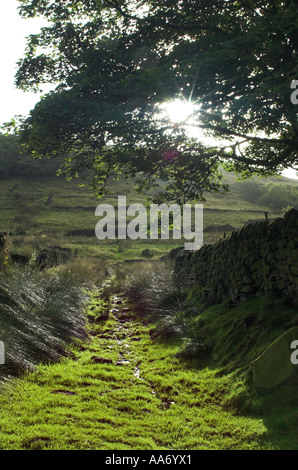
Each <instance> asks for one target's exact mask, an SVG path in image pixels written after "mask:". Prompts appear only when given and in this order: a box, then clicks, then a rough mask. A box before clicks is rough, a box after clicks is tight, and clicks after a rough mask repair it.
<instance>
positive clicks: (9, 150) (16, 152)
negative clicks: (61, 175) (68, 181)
mask: <svg viewBox="0 0 298 470" xmlns="http://www.w3.org/2000/svg"><path fill="white" fill-rule="evenodd" d="M58 168H59V161H57V160H55V159H54V160H53V159H52V160H49V159H45V158H43V159H33V158H32V156H30V157H29V156H28V155H27V154H26V153H24V152H23V151H22V148H21V146H20V144H19V141H18V138H17V137H16V136H15V135H12V134H11V135H4V134H0V179H6V178H42V177H46V176H48V177H49V176H55V175H57V169H58Z"/></svg>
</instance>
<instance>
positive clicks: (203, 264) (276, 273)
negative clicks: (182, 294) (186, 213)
mask: <svg viewBox="0 0 298 470" xmlns="http://www.w3.org/2000/svg"><path fill="white" fill-rule="evenodd" d="M170 257H171V258H172V259H173V260H174V262H175V274H176V276H177V279H179V280H180V281H181V280H182V279H184V281H185V282H186V283H189V284H190V285H195V286H198V287H201V288H202V295H203V298H204V300H205V301H207V303H209V304H214V303H220V302H222V301H223V300H224V299H226V298H231V299H232V300H234V301H238V300H242V299H243V298H247V297H249V296H251V295H256V294H260V295H267V294H274V295H278V296H284V297H287V298H288V299H291V301H292V302H293V303H294V304H295V305H298V211H297V210H295V209H291V210H290V211H289V212H287V213H286V214H285V216H284V217H283V218H278V219H276V220H274V221H273V222H270V223H269V222H267V221H266V220H264V221H259V222H255V223H252V224H249V225H246V226H244V227H242V228H241V229H240V230H238V231H234V232H232V233H231V235H230V237H228V238H225V239H223V240H220V241H218V242H217V243H216V244H214V245H203V247H202V248H201V249H200V250H198V251H195V252H190V251H185V250H184V248H183V247H182V248H178V249H176V250H172V252H171V253H170Z"/></svg>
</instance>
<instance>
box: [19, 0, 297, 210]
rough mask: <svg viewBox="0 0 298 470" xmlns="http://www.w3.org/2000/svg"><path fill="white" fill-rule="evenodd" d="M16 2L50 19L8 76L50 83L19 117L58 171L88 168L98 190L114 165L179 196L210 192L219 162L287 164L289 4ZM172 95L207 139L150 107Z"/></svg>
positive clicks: (292, 16)
mask: <svg viewBox="0 0 298 470" xmlns="http://www.w3.org/2000/svg"><path fill="white" fill-rule="evenodd" d="M19 3H20V13H21V14H22V15H23V16H24V17H34V16H36V15H43V16H44V17H46V18H47V19H48V21H49V26H48V27H46V28H43V29H42V31H41V33H40V34H39V35H31V36H30V37H29V40H28V45H27V52H26V55H25V57H24V58H23V59H22V60H21V61H20V62H19V70H18V73H17V76H16V83H17V85H18V86H19V87H20V88H22V89H24V90H26V89H28V88H33V89H34V88H38V87H40V85H41V84H42V83H45V82H49V81H50V82H55V83H56V84H57V87H56V89H55V90H54V91H53V92H51V93H49V94H47V95H46V96H45V97H44V98H43V99H42V100H41V101H40V102H39V103H38V104H37V105H36V107H35V108H34V109H33V110H32V112H31V115H30V116H29V118H27V119H25V120H24V121H23V122H22V123H21V126H20V129H19V133H20V138H21V141H22V142H23V144H24V145H25V146H26V149H27V151H29V152H30V153H31V154H33V155H34V154H38V155H40V156H50V157H55V156H58V155H67V156H68V157H67V158H66V160H65V170H66V172H67V173H68V175H74V174H80V173H81V172H84V171H86V170H88V171H91V173H92V175H93V177H92V178H93V186H94V187H95V188H96V189H97V191H98V192H99V193H100V192H102V191H103V188H104V187H105V184H106V181H107V179H108V177H109V175H110V174H111V173H114V174H115V173H116V174H118V173H122V174H123V175H124V176H126V177H129V178H130V177H136V178H137V181H138V182H139V184H140V188H141V189H142V190H147V189H148V188H149V187H150V186H151V185H152V184H154V181H155V180H156V178H158V179H159V180H162V181H165V182H166V183H167V184H166V186H165V193H164V194H163V197H164V200H165V199H173V198H175V199H176V200H177V201H180V202H185V201H186V200H188V199H200V198H201V197H202V195H203V192H204V191H210V190H219V189H220V187H221V182H220V177H221V176H220V171H219V168H220V165H222V166H224V167H225V168H227V169H229V170H232V171H237V172H241V173H243V174H244V175H246V176H248V175H251V174H254V173H255V174H261V175H265V176H266V175H270V174H272V173H274V172H277V173H278V172H280V171H281V170H282V169H283V168H285V167H289V166H291V167H295V165H297V150H298V125H297V114H296V108H295V105H293V104H292V103H291V101H290V94H291V88H290V86H291V83H292V81H293V80H294V79H296V78H298V67H297V50H298V44H297V43H298V34H297V29H298V27H297V20H296V17H297V15H296V9H297V4H296V1H294V0H285V1H280V0H279V1H277V0H267V1H265V0H258V1H254V2H253V1H251V0H247V1H240V0H239V1H226V0H180V1H177V2H176V4H175V6H173V2H172V1H169V0H158V1H157V0H148V1H144V0H80V1H75V2H74V1H71V0H66V1H65V0H63V1H62V0H56V1H54V2H53V1H50V0H19ZM181 96H183V97H184V99H186V100H189V101H192V102H196V103H199V104H200V106H199V108H198V109H197V110H196V113H195V116H194V117H193V118H192V119H193V120H194V123H195V125H196V126H197V127H198V128H200V129H203V130H205V131H206V132H207V133H208V135H209V136H210V137H212V138H213V141H212V143H211V144H210V143H207V141H205V140H202V141H201V142H200V141H199V140H198V139H197V138H191V137H189V134H188V132H187V129H188V123H189V121H188V120H187V119H186V120H185V122H183V123H181V124H180V125H173V123H171V122H170V121H169V120H168V119H166V118H165V117H162V116H161V114H159V113H158V112H157V110H158V106H159V105H160V104H161V103H164V102H167V101H171V100H173V99H174V98H177V97H181ZM215 139H217V140H215ZM208 142H209V141H208Z"/></svg>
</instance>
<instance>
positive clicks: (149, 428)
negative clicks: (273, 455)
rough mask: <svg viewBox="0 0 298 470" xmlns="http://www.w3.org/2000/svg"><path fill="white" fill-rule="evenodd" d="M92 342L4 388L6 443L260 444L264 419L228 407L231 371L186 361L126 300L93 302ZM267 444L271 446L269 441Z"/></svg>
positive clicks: (0, 400) (1, 443) (0, 402)
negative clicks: (223, 373) (224, 372)
mask: <svg viewBox="0 0 298 470" xmlns="http://www.w3.org/2000/svg"><path fill="white" fill-rule="evenodd" d="M89 317H90V329H91V330H90V340H88V341H87V342H86V343H85V344H82V345H81V346H80V347H77V348H76V349H75V350H74V352H73V357H71V358H68V359H65V360H63V361H62V362H60V363H57V364H52V365H48V366H41V367H39V368H38V369H37V370H36V371H35V372H34V373H30V374H28V375H27V376H26V377H25V378H24V379H21V380H16V381H14V383H13V384H12V385H10V386H9V387H8V388H7V390H4V392H2V393H1V395H0V448H1V449H65V450H66V449H99V450H100V449H103V450H128V449H130V450H132V449H142V450H147V449H148V450H162V449H179V450H182V449H185V450H192V449H258V448H260V447H261V444H260V442H262V441H263V438H264V437H266V428H265V427H264V425H263V422H262V420H260V419H255V418H250V417H243V416H239V415H237V414H236V413H235V412H234V411H233V410H229V409H228V408H226V409H225V407H224V406H223V405H224V403H225V400H226V397H227V395H228V394H229V391H230V387H231V383H232V377H230V376H220V375H219V374H218V373H217V371H216V370H209V369H204V370H197V369H196V368H194V367H193V368H190V367H188V368H186V367H185V364H183V363H181V362H180V361H179V360H178V358H177V357H176V356H175V353H176V352H177V350H178V345H177V344H175V343H173V342H172V343H171V342H156V341H152V339H151V338H150V334H149V333H150V328H152V325H151V326H150V325H146V324H144V322H142V321H141V320H140V319H138V318H137V316H136V315H135V314H134V313H133V311H132V310H131V309H130V307H129V306H127V305H126V303H125V300H124V299H122V298H120V297H116V296H114V297H113V298H112V299H111V303H108V304H105V303H104V302H103V301H102V300H101V299H100V297H99V295H97V296H96V295H95V296H94V297H93V299H92V301H91V304H90V310H89ZM267 447H268V445H267Z"/></svg>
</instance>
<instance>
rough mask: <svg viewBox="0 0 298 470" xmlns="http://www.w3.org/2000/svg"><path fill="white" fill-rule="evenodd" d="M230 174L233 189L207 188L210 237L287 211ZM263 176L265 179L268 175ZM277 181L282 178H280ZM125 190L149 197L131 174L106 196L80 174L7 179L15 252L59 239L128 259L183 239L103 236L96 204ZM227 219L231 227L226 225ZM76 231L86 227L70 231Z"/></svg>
mask: <svg viewBox="0 0 298 470" xmlns="http://www.w3.org/2000/svg"><path fill="white" fill-rule="evenodd" d="M226 180H227V182H228V183H229V185H230V191H229V192H228V193H225V194H207V195H206V201H205V202H202V203H203V208H204V212H203V218H204V243H214V242H215V241H217V240H218V239H219V238H222V237H223V236H224V233H225V232H226V233H227V235H228V234H229V232H230V231H231V230H233V229H237V228H240V227H241V226H242V225H244V224H246V223H248V222H250V221H254V220H260V219H264V217H265V215H264V212H267V214H268V217H269V218H271V219H274V218H276V217H280V216H282V215H283V213H284V210H281V209H279V208H276V207H275V208H274V207H272V206H271V207H270V206H268V204H267V205H266V204H260V203H253V202H251V201H249V200H248V198H247V197H246V195H245V192H243V191H242V192H241V191H239V189H238V188H239V184H240V185H241V183H237V182H236V178H235V176H233V175H226ZM259 181H260V182H259V185H262V184H263V182H262V180H259ZM274 181H276V182H277V183H279V184H280V182H279V180H274ZM280 181H281V182H282V183H283V184H284V186H285V187H286V186H289V185H295V187H297V184H296V182H295V181H293V180H287V179H285V178H282V179H281V180H280ZM120 195H121V196H126V198H127V205H130V204H133V203H136V202H141V203H145V202H146V198H145V196H142V195H140V194H138V193H136V191H135V190H134V187H133V182H132V181H127V180H119V181H112V182H111V183H110V186H109V194H108V195H107V196H105V197H102V198H100V199H99V198H97V197H96V196H95V195H94V193H93V192H92V191H91V190H90V189H89V188H88V187H87V186H84V187H81V186H80V182H79V181H78V180H73V181H70V182H67V181H65V179H64V178H63V177H56V178H55V177H52V178H40V179H38V178H34V179H32V180H30V179H28V178H27V179H5V180H1V181H0V204H1V222H0V231H2V232H4V233H7V232H11V233H13V235H12V236H11V238H10V241H11V243H12V247H13V248H12V250H13V252H15V253H22V254H26V255H29V256H32V255H33V254H34V253H35V252H36V251H39V250H40V249H43V248H46V247H48V246H53V245H54V246H57V245H59V246H61V247H69V248H71V249H73V250H78V253H79V255H80V256H87V257H98V258H103V259H111V260H123V259H126V258H127V259H131V258H139V257H141V253H142V251H143V250H146V249H149V250H152V255H153V256H160V255H163V254H164V253H165V252H167V251H168V250H170V249H172V248H175V247H177V246H179V245H181V244H182V243H183V240H181V241H179V240H178V241H177V240H160V239H159V240H157V241H156V240H149V239H148V240H136V241H130V240H124V241H119V242H117V240H98V239H97V238H96V237H95V233H94V230H95V226H96V223H97V222H98V220H99V218H97V217H95V209H96V207H97V205H99V204H102V203H108V204H111V205H113V206H114V207H115V208H116V209H117V204H118V196H120ZM285 209H286V208H285ZM227 225H229V226H230V227H227V228H225V226H227ZM221 226H222V227H221ZM73 231H81V233H80V235H76V236H71V235H69V234H68V232H73ZM87 232H88V233H87ZM16 234H20V235H17V236H16ZM67 234H68V235H67ZM86 234H87V235H88V236H86Z"/></svg>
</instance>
